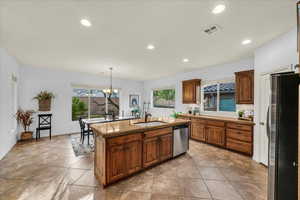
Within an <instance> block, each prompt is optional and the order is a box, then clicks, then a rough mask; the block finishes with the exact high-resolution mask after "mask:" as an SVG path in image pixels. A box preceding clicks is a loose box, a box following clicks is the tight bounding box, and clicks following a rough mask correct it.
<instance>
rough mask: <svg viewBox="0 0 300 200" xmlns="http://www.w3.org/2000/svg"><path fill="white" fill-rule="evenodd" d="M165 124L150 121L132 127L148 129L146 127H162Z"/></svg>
mask: <svg viewBox="0 0 300 200" xmlns="http://www.w3.org/2000/svg"><path fill="white" fill-rule="evenodd" d="M165 123H166V122H161V121H152V122H138V123H135V124H134V125H137V126H141V127H148V126H159V125H163V124H165Z"/></svg>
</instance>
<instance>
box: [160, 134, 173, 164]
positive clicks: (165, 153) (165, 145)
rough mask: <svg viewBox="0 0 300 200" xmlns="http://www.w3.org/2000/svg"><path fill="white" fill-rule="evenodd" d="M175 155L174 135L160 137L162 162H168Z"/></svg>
mask: <svg viewBox="0 0 300 200" xmlns="http://www.w3.org/2000/svg"><path fill="white" fill-rule="evenodd" d="M172 155H173V135H172V134H167V135H163V136H161V137H160V161H164V160H167V159H169V158H171V157H172Z"/></svg>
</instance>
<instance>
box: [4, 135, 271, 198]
mask: <svg viewBox="0 0 300 200" xmlns="http://www.w3.org/2000/svg"><path fill="white" fill-rule="evenodd" d="M266 186H267V169H266V168H265V167H263V166H261V165H259V164H257V163H256V162H254V161H252V160H251V159H249V158H248V157H245V156H242V155H239V154H236V153H233V152H230V151H226V150H222V149H219V148H216V147H213V146H210V145H206V144H202V143H199V142H195V141H191V142H190V150H189V152H188V153H187V154H185V155H183V156H180V157H178V158H176V159H173V160H171V161H168V162H165V163H163V164H161V165H158V166H156V167H154V168H151V169H149V170H147V171H144V172H142V173H139V174H137V175H135V176H133V177H131V178H128V179H125V180H123V181H120V182H119V183H117V184H114V185H111V186H109V187H107V188H105V189H103V188H102V187H101V186H100V185H99V184H98V182H97V180H96V179H95V177H94V175H93V154H91V155H87V156H81V157H75V155H74V153H73V149H72V146H71V143H70V140H69V136H57V137H53V139H52V140H51V141H49V139H46V138H44V139H41V140H40V141H38V142H35V141H32V142H26V143H23V144H18V145H16V146H15V147H14V148H13V149H12V150H11V152H9V153H8V154H7V155H6V156H5V158H4V159H2V160H1V161H0V200H27V199H28V200H48V199H49V200H50V199H51V200H77V199H78V200H79V199H80V200H93V199H95V200H200V199H201V200H205V199H206V200H207V199H214V200H264V199H266V188H267V187H266Z"/></svg>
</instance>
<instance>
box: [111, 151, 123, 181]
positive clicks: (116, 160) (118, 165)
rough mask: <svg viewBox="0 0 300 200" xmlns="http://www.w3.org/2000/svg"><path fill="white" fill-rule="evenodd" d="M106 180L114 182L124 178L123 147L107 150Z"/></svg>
mask: <svg viewBox="0 0 300 200" xmlns="http://www.w3.org/2000/svg"><path fill="white" fill-rule="evenodd" d="M107 158H108V180H109V181H114V180H117V179H120V178H122V177H124V176H126V165H125V161H126V160H125V150H124V146H123V145H122V146H118V145H116V146H112V147H110V148H109V150H108V157H107Z"/></svg>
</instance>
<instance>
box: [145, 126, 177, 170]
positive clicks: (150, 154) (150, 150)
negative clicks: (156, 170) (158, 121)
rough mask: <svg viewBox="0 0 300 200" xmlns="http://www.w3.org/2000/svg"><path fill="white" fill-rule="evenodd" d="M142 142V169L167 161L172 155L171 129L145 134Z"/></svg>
mask: <svg viewBox="0 0 300 200" xmlns="http://www.w3.org/2000/svg"><path fill="white" fill-rule="evenodd" d="M145 137H146V138H145V139H144V142H143V167H149V166H152V165H154V164H156V163H158V162H161V161H164V160H167V159H169V158H171V157H172V155H173V134H172V129H169V128H167V129H159V130H156V131H148V132H146V133H145Z"/></svg>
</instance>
